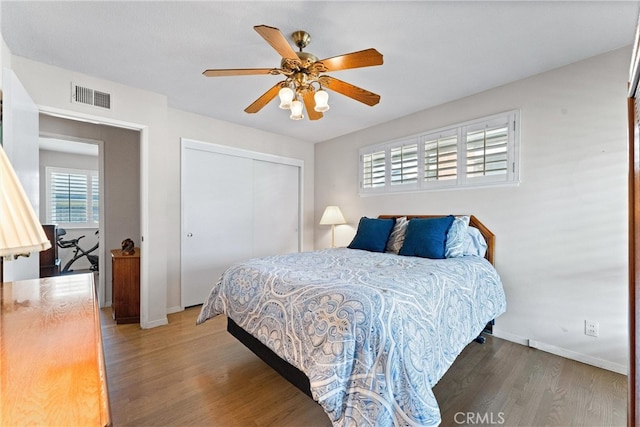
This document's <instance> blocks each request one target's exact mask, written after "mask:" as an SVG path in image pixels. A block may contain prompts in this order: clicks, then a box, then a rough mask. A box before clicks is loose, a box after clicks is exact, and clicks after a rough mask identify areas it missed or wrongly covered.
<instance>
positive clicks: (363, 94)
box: [321, 76, 380, 107]
mask: <svg viewBox="0 0 640 427" xmlns="http://www.w3.org/2000/svg"><path fill="white" fill-rule="evenodd" d="M321 81H322V86H323V87H324V88H325V89H329V90H332V91H334V92H338V93H341V94H342V95H344V96H348V97H349V98H352V99H355V100H356V101H360V102H362V103H363V104H367V105H368V106H370V107H372V106H374V105H376V104H377V103H378V102H380V95H376V94H375V93H373V92H369V91H368V90H364V89H362V88H359V87H358V86H354V85H352V84H350V83H347V82H343V81H342V80H338V79H336V78H333V77H329V76H321Z"/></svg>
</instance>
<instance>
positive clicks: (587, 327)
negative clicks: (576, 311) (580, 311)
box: [584, 320, 600, 337]
mask: <svg viewBox="0 0 640 427" xmlns="http://www.w3.org/2000/svg"><path fill="white" fill-rule="evenodd" d="M584 334H585V335H589V336H590V337H597V336H598V335H600V324H599V323H598V322H594V321H593V320H585V321H584Z"/></svg>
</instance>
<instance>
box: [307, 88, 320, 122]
mask: <svg viewBox="0 0 640 427" xmlns="http://www.w3.org/2000/svg"><path fill="white" fill-rule="evenodd" d="M302 99H303V100H304V107H305V108H306V109H307V116H309V120H320V119H321V118H322V117H323V114H322V113H321V112H319V111H316V110H314V107H315V105H316V101H315V99H313V92H312V91H310V90H307V91H305V92H304V93H303V94H302Z"/></svg>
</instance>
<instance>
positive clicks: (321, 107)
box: [313, 90, 329, 113]
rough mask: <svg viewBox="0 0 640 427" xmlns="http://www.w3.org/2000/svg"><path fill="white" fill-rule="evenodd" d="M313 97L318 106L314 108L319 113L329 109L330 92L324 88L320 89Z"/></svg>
mask: <svg viewBox="0 0 640 427" xmlns="http://www.w3.org/2000/svg"><path fill="white" fill-rule="evenodd" d="M313 99H314V100H315V101H316V106H315V107H314V108H313V109H314V110H316V111H317V112H319V113H322V112H324V111H327V110H328V109H329V94H328V93H327V92H326V91H324V90H319V91H317V92H316V93H315V95H313Z"/></svg>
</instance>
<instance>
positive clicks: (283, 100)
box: [278, 87, 294, 110]
mask: <svg viewBox="0 0 640 427" xmlns="http://www.w3.org/2000/svg"><path fill="white" fill-rule="evenodd" d="M293 95H294V93H293V90H291V88H288V87H283V88H282V89H280V91H279V92H278V96H279V97H280V108H282V109H283V110H288V109H289V108H291V101H293Z"/></svg>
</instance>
